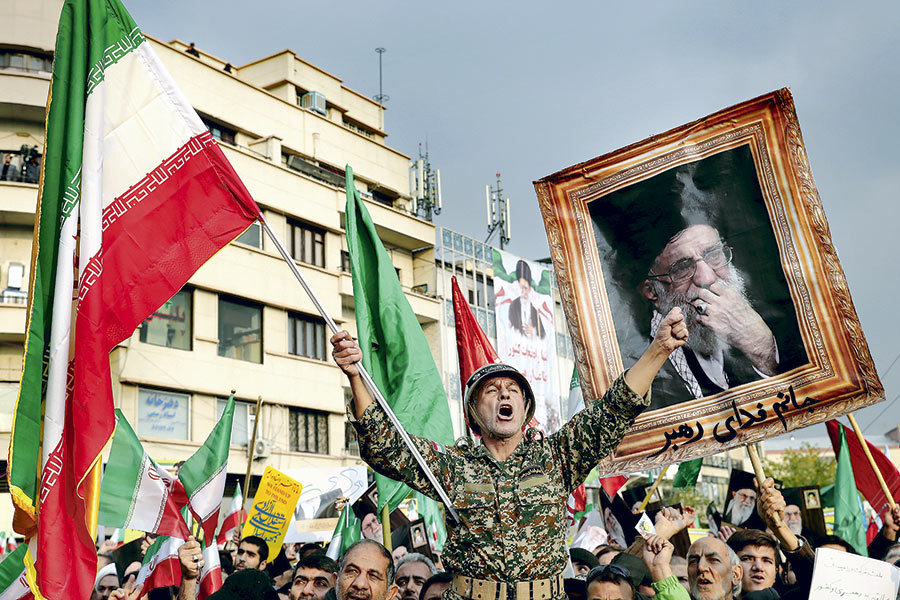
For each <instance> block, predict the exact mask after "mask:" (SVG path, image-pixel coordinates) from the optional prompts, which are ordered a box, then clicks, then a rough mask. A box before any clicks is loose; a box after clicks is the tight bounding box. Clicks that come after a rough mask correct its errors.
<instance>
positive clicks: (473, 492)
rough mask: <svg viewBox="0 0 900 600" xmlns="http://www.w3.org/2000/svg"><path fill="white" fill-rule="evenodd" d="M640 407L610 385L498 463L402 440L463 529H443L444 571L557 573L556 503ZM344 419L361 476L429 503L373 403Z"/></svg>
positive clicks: (560, 559)
mask: <svg viewBox="0 0 900 600" xmlns="http://www.w3.org/2000/svg"><path fill="white" fill-rule="evenodd" d="M648 404H649V394H648V397H647V398H646V399H643V398H641V397H640V396H638V395H637V394H635V393H634V392H633V391H632V390H631V389H630V388H629V387H628V386H627V385H626V383H625V378H624V376H620V377H619V378H618V379H616V380H615V381H614V382H613V384H612V385H611V386H610V387H609V389H608V390H607V392H606V394H605V395H604V396H603V399H602V400H601V401H600V402H594V403H593V404H592V405H591V406H590V408H587V409H585V410H583V411H581V412H580V413H579V414H578V415H576V416H575V417H574V418H573V419H572V420H571V421H570V422H569V423H567V424H566V425H565V426H563V428H562V429H560V430H559V431H557V432H556V433H554V434H553V435H550V436H548V437H546V438H544V437H543V436H540V435H537V436H535V435H527V436H526V437H525V439H524V440H523V441H522V443H520V444H519V445H518V447H517V448H516V449H515V451H514V452H513V454H512V455H511V456H510V457H509V458H508V459H507V460H506V461H504V462H499V461H497V460H496V459H494V457H493V456H491V454H490V453H489V452H488V451H487V449H486V448H485V447H484V445H482V444H465V443H459V442H457V444H456V446H455V447H452V448H444V447H443V446H441V445H440V444H437V443H435V442H431V441H429V440H426V439H424V438H419V437H415V436H412V439H413V443H415V444H416V446H417V447H418V449H419V451H420V452H421V453H422V456H424V457H425V461H426V462H427V463H428V465H429V467H430V468H431V470H432V471H433V472H434V473H435V475H436V476H437V479H438V481H440V482H441V483H442V484H443V486H444V489H445V490H447V494H448V495H449V497H450V500H451V502H452V503H453V507H454V508H455V509H456V510H457V512H458V513H459V514H460V516H461V517H462V518H463V519H464V520H465V521H466V523H467V524H468V528H467V527H464V526H462V525H458V524H456V523H454V522H453V521H452V519H450V518H448V519H447V529H448V539H447V543H446V545H445V546H444V552H443V555H442V559H443V561H444V564H445V566H446V567H447V569H448V570H450V571H452V572H454V573H457V574H460V575H465V576H468V577H474V578H477V579H487V580H493V581H521V580H534V579H546V578H550V577H553V576H556V575H558V574H559V573H561V572H562V570H563V569H564V568H565V566H566V562H567V554H566V550H565V544H564V538H565V531H566V509H565V504H566V499H567V498H568V496H569V494H570V493H571V492H572V490H574V489H575V488H576V487H578V486H579V485H580V484H581V483H582V482H583V481H584V479H585V477H587V475H588V473H589V472H590V470H591V469H592V468H593V467H594V466H595V465H596V464H597V462H599V461H600V459H602V458H603V457H605V456H606V455H607V454H609V453H610V452H611V451H612V450H613V449H614V448H615V447H616V446H617V445H618V444H619V441H620V440H621V439H622V436H623V435H624V434H625V430H626V429H627V428H628V427H629V426H630V425H631V423H632V422H633V421H634V419H635V417H636V416H637V415H638V414H639V413H640V412H641V410H643V409H644V408H645V407H646V406H647V405H648ZM348 408H349V407H348ZM348 414H349V416H350V420H351V422H352V423H353V425H354V427H355V429H356V431H357V433H358V435H359V447H360V453H361V456H362V458H363V460H365V461H366V463H368V464H369V466H371V467H372V468H373V469H375V470H376V471H378V472H379V473H381V474H383V475H386V476H388V477H390V478H392V479H396V480H398V481H403V482H405V483H406V484H408V485H409V486H410V487H412V488H413V489H416V490H419V491H420V492H422V493H424V494H427V495H429V496H432V497H434V496H435V493H434V491H433V490H432V488H431V485H430V484H429V483H428V480H427V479H426V477H425V475H424V474H423V473H422V471H421V469H420V468H419V467H418V465H417V464H416V462H415V459H414V458H413V456H412V454H411V453H410V452H409V450H408V449H407V448H406V446H405V445H404V443H403V441H402V440H401V438H400V436H399V434H398V433H397V432H396V431H395V430H394V428H393V427H392V426H391V424H390V421H389V420H388V418H387V415H386V414H385V413H384V411H383V410H381V408H380V407H379V406H378V404H377V403H375V402H373V403H372V404H371V405H370V406H369V407H368V408H366V410H365V412H364V413H363V415H362V417H361V418H360V419H359V420H356V419H354V418H353V415H352V412H350V411H349V410H348ZM448 591H451V590H448ZM445 594H446V593H445ZM451 596H452V594H451ZM445 597H447V596H445ZM557 597H560V598H564V597H565V594H562V593H561V594H559V595H558V596H557Z"/></svg>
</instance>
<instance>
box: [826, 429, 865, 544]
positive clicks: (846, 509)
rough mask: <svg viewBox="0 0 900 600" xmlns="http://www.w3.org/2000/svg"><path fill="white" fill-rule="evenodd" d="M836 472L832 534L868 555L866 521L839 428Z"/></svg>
mask: <svg viewBox="0 0 900 600" xmlns="http://www.w3.org/2000/svg"><path fill="white" fill-rule="evenodd" d="M840 436H841V437H840V445H839V447H838V455H837V473H835V476H834V534H835V535H839V536H840V537H842V538H843V539H845V540H847V541H848V542H849V543H850V545H851V546H853V548H854V549H856V551H857V552H859V553H860V554H861V555H863V556H868V552H867V550H866V521H865V519H864V518H863V513H862V510H861V507H860V504H859V492H857V491H856V479H855V478H854V476H853V465H852V464H850V451H849V449H848V447H847V435H846V433H845V432H844V428H843V427H841V428H840Z"/></svg>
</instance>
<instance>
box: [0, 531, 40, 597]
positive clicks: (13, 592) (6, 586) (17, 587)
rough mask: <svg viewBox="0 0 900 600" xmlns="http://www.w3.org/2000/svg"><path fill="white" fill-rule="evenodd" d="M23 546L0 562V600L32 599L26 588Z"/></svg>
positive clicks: (24, 548) (28, 589)
mask: <svg viewBox="0 0 900 600" xmlns="http://www.w3.org/2000/svg"><path fill="white" fill-rule="evenodd" d="M25 550H26V547H25V545H24V544H23V545H21V546H19V547H18V548H16V549H15V550H13V551H12V552H10V553H9V554H7V555H6V556H5V557H4V558H3V562H0V600H25V599H28V598H34V595H33V594H32V593H31V589H30V588H29V587H28V581H27V580H26V571H25V563H24V558H25Z"/></svg>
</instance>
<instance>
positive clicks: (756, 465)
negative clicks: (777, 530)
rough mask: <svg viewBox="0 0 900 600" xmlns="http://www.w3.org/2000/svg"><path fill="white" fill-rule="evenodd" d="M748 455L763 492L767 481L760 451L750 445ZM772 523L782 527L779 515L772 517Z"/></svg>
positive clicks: (754, 445)
mask: <svg viewBox="0 0 900 600" xmlns="http://www.w3.org/2000/svg"><path fill="white" fill-rule="evenodd" d="M747 454H749V455H750V462H751V463H752V464H753V472H754V473H756V483H757V485H758V486H759V489H760V490H762V486H763V482H764V481H765V480H766V472H765V471H764V470H763V466H762V461H761V460H759V451H758V450H757V449H756V444H749V445H748V446H747ZM772 521H773V522H774V523H775V526H776V527H781V524H782V523H781V517H779V516H778V513H775V514H774V515H772Z"/></svg>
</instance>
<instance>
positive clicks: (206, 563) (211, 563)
mask: <svg viewBox="0 0 900 600" xmlns="http://www.w3.org/2000/svg"><path fill="white" fill-rule="evenodd" d="M221 587H222V564H221V563H220V562H219V549H218V548H217V547H216V545H215V544H210V545H209V546H206V547H205V548H203V567H202V568H201V569H200V583H199V585H198V588H199V589H198V590H197V598H198V600H205V599H206V598H207V597H208V596H210V595H212V594H214V593H216V592H218V591H219V589H220V588H221Z"/></svg>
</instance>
